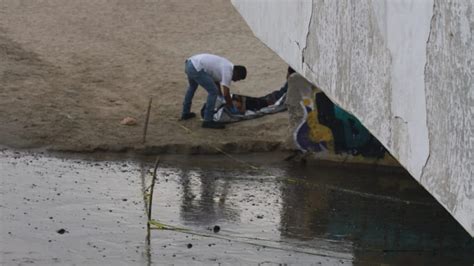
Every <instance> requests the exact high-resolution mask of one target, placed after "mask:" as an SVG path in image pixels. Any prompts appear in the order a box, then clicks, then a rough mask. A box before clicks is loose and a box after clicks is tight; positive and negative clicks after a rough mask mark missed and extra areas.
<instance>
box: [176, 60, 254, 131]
mask: <svg viewBox="0 0 474 266" xmlns="http://www.w3.org/2000/svg"><path fill="white" fill-rule="evenodd" d="M185 73H186V75H187V76H188V83H189V85H188V88H187V91H186V95H185V97H184V102H183V111H182V113H181V120H187V119H190V118H193V117H195V116H196V114H195V113H193V112H191V104H192V100H193V97H194V93H195V92H196V89H197V87H198V85H201V87H203V88H204V89H205V90H206V91H207V93H208V95H207V101H206V109H205V110H204V122H203V123H202V127H204V128H217V129H222V128H225V125H224V124H222V123H218V122H214V121H213V116H214V107H215V104H216V99H217V96H218V95H224V98H225V101H226V104H227V106H228V107H229V108H233V105H232V99H231V97H230V89H229V88H230V83H231V82H232V81H239V80H243V79H245V77H246V76H247V69H246V68H245V67H244V66H239V65H233V64H232V63H231V62H230V61H229V60H227V59H225V58H223V57H220V56H217V55H212V54H197V55H194V56H191V57H190V58H188V60H186V64H185ZM221 86H222V90H221ZM222 91H224V93H222Z"/></svg>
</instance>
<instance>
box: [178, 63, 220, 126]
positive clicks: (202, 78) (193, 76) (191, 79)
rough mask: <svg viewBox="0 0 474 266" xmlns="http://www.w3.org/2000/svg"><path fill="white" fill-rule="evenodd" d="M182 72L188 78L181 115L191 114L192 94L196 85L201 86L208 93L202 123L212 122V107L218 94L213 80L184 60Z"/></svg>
mask: <svg viewBox="0 0 474 266" xmlns="http://www.w3.org/2000/svg"><path fill="white" fill-rule="evenodd" d="M184 72H185V73H186V75H187V76H188V83H189V84H188V89H187V90H186V95H185V96H184V102H183V113H182V114H187V113H189V112H191V104H192V101H193V97H194V93H195V92H196V89H197V87H198V85H201V87H203V88H204V89H205V90H206V91H207V93H208V95H207V101H206V110H204V121H212V119H213V116H214V106H215V105H216V99H217V95H218V93H219V89H218V88H217V86H216V84H215V83H214V80H213V79H212V77H211V76H210V75H209V74H207V73H206V72H205V71H204V70H201V71H197V70H196V68H195V67H194V65H193V63H192V62H191V60H186V64H185V68H184Z"/></svg>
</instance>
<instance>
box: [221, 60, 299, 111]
mask: <svg viewBox="0 0 474 266" xmlns="http://www.w3.org/2000/svg"><path fill="white" fill-rule="evenodd" d="M293 73H295V71H294V70H293V68H291V67H288V70H287V73H286V81H285V84H283V86H282V87H281V88H280V89H279V90H276V91H273V92H271V93H269V94H267V95H265V96H262V97H249V96H242V95H232V103H233V107H234V108H233V109H230V110H231V112H232V113H234V114H245V112H246V111H247V110H250V111H254V112H255V111H258V110H260V109H262V108H265V107H267V106H270V105H273V104H275V103H276V102H277V101H278V100H279V99H280V98H281V97H282V96H283V95H284V94H285V93H286V92H287V91H288V77H289V76H290V75H291V74H293ZM236 111H237V112H236Z"/></svg>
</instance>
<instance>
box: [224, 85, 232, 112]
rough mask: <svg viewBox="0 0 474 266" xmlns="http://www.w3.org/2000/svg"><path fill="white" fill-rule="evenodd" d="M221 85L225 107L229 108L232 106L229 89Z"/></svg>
mask: <svg viewBox="0 0 474 266" xmlns="http://www.w3.org/2000/svg"><path fill="white" fill-rule="evenodd" d="M222 87H223V88H224V98H225V102H226V104H227V107H229V108H231V107H233V105H232V98H231V97H230V89H229V88H227V87H226V86H222Z"/></svg>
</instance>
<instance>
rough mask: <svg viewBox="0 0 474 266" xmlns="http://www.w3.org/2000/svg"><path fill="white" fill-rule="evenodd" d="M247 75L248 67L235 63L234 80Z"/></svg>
mask: <svg viewBox="0 0 474 266" xmlns="http://www.w3.org/2000/svg"><path fill="white" fill-rule="evenodd" d="M246 77H247V69H246V68H245V67H244V66H240V65H235V66H234V71H233V73H232V80H233V81H237V80H242V79H245V78H246Z"/></svg>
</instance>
